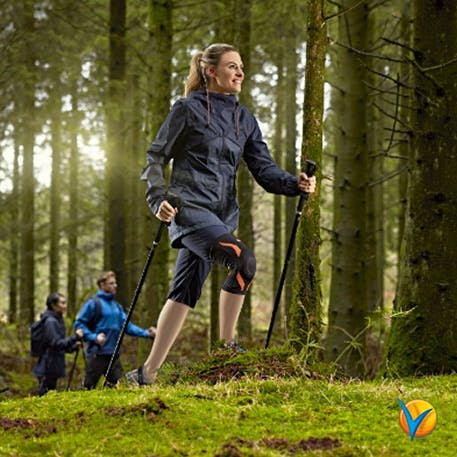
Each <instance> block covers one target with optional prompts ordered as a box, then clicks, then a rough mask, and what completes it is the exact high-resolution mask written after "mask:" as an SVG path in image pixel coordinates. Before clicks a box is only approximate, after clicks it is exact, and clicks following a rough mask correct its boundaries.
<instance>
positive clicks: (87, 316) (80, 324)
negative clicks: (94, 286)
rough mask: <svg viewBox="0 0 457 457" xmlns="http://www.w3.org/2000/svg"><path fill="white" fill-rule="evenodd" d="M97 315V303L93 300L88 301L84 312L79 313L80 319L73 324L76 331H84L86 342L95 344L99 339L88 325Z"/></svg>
mask: <svg viewBox="0 0 457 457" xmlns="http://www.w3.org/2000/svg"><path fill="white" fill-rule="evenodd" d="M94 313H95V301H94V300H93V299H90V300H88V301H87V302H86V303H85V304H84V306H83V308H82V310H81V311H80V312H79V314H78V317H77V318H76V320H75V323H74V324H73V327H74V329H75V330H78V328H80V329H82V331H83V333H84V341H90V342H92V343H94V342H95V338H97V332H96V331H93V330H91V329H89V327H88V325H89V323H90V321H91V319H92V317H93V315H94Z"/></svg>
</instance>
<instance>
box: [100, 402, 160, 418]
mask: <svg viewBox="0 0 457 457" xmlns="http://www.w3.org/2000/svg"><path fill="white" fill-rule="evenodd" d="M165 409H168V406H167V405H166V404H165V403H164V402H163V400H161V399H160V398H158V397H157V398H154V399H153V401H152V402H148V403H146V402H145V403H140V404H138V405H134V406H129V407H124V406H113V407H110V408H106V410H105V411H106V414H108V415H109V416H126V415H129V414H135V415H136V414H140V415H143V416H144V417H145V418H146V419H148V420H152V419H154V418H155V417H156V416H157V415H158V414H160V413H161V412H162V411H163V410H165Z"/></svg>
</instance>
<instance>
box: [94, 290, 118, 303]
mask: <svg viewBox="0 0 457 457" xmlns="http://www.w3.org/2000/svg"><path fill="white" fill-rule="evenodd" d="M97 297H100V298H102V299H103V300H106V301H111V300H113V298H114V294H109V293H107V292H103V290H101V289H98V292H97Z"/></svg>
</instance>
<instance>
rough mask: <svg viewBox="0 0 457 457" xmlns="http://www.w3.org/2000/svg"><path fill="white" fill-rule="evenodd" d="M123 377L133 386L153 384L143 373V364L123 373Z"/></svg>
mask: <svg viewBox="0 0 457 457" xmlns="http://www.w3.org/2000/svg"><path fill="white" fill-rule="evenodd" d="M125 378H126V379H127V382H128V383H129V384H133V385H135V386H149V385H151V384H153V381H151V380H150V379H148V378H147V377H146V375H145V374H144V372H143V365H141V367H138V368H137V369H135V370H132V371H128V372H127V373H125Z"/></svg>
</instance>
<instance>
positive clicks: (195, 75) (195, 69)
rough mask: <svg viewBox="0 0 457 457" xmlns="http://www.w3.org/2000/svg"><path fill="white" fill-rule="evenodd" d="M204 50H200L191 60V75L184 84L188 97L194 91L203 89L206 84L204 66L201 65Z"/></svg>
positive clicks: (185, 93)
mask: <svg viewBox="0 0 457 457" xmlns="http://www.w3.org/2000/svg"><path fill="white" fill-rule="evenodd" d="M202 56H203V52H202V51H199V52H197V53H196V54H194V56H193V57H192V59H191V61H190V70H189V76H188V77H187V80H186V84H185V86H184V97H187V96H188V95H189V94H190V93H191V92H192V91H194V90H197V89H201V88H203V87H205V86H206V82H205V79H204V71H205V69H204V67H203V66H202V65H201V61H202Z"/></svg>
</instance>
